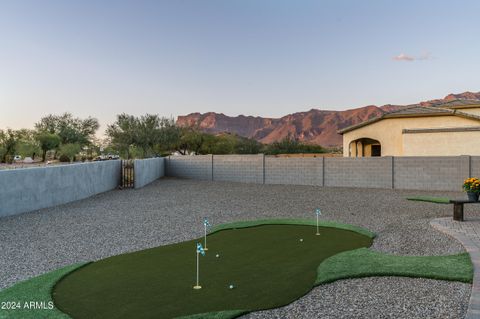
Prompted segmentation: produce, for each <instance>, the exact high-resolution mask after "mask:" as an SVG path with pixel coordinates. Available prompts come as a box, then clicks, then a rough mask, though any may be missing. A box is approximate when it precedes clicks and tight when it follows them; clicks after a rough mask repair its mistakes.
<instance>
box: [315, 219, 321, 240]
mask: <svg viewBox="0 0 480 319" xmlns="http://www.w3.org/2000/svg"><path fill="white" fill-rule="evenodd" d="M315 235H317V236H318V235H320V232H319V230H318V214H317V233H316V234H315Z"/></svg>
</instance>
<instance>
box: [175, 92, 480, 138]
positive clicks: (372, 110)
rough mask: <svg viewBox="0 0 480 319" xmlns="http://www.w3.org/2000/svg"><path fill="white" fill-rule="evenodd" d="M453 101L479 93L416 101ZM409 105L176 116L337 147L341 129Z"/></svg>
mask: <svg viewBox="0 0 480 319" xmlns="http://www.w3.org/2000/svg"><path fill="white" fill-rule="evenodd" d="M455 100H479V101H480V92H478V93H472V92H464V93H460V94H449V95H447V96H446V97H445V98H443V99H436V100H431V101H425V102H420V103H419V104H420V105H422V106H441V105H442V104H445V103H451V102H452V101H455ZM409 106H411V105H391V104H387V105H383V106H380V107H378V106H375V105H368V106H364V107H361V108H356V109H351V110H345V111H328V110H318V109H311V110H310V111H307V112H298V113H293V114H289V115H286V116H283V117H281V118H264V117H254V116H244V115H239V116H235V117H232V116H227V115H225V114H223V113H213V112H209V113H204V114H200V113H191V114H188V115H185V116H179V117H178V119H177V124H178V125H180V126H195V127H198V128H200V129H201V130H202V131H204V132H207V133H214V134H215V133H221V132H229V133H234V134H238V135H240V136H245V137H249V138H254V139H256V140H257V141H259V142H262V143H266V144H268V143H272V142H275V141H279V140H281V139H283V138H285V137H286V136H288V135H289V134H290V135H291V136H294V137H295V138H298V139H299V140H301V141H304V142H307V143H313V144H319V145H322V146H340V145H341V144H342V136H341V135H339V134H338V133H337V131H338V130H339V129H341V128H344V127H347V126H350V125H354V124H357V123H360V122H363V121H366V120H368V119H371V118H373V117H377V116H380V115H382V114H383V113H385V112H393V111H396V110H398V109H401V108H405V107H409Z"/></svg>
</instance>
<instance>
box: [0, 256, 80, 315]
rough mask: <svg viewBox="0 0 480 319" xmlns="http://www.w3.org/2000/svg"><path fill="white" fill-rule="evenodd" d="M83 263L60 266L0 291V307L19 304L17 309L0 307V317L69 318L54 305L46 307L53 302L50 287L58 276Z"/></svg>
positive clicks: (60, 276)
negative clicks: (34, 303)
mask: <svg viewBox="0 0 480 319" xmlns="http://www.w3.org/2000/svg"><path fill="white" fill-rule="evenodd" d="M84 265H85V263H80V264H74V265H70V266H67V267H64V268H60V269H57V270H55V271H52V272H49V273H46V274H44V275H41V276H38V277H34V278H32V279H29V280H26V281H22V282H19V283H17V284H16V285H14V286H12V287H10V288H7V289H4V290H2V291H0V307H1V306H2V303H12V302H14V303H15V304H16V306H19V307H18V308H17V309H0V318H1V319H4V318H12V319H13V318H15V319H16V318H18V319H42V318H48V319H50V318H51V319H64V318H70V317H69V316H68V315H66V314H64V313H63V312H61V311H59V310H58V309H56V308H55V307H53V309H48V308H50V307H51V305H52V304H50V303H52V302H53V300H52V294H51V292H52V288H53V286H54V285H55V283H56V282H57V281H58V280H59V279H60V278H62V277H63V276H65V275H67V274H68V273H70V272H72V271H74V270H76V269H78V268H79V267H82V266H84ZM30 302H37V303H38V304H37V305H33V304H32V305H30ZM3 306H6V304H3ZM8 308H11V307H8ZM35 308H39V309H35ZM42 308H47V309H42Z"/></svg>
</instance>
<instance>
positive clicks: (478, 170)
mask: <svg viewBox="0 0 480 319" xmlns="http://www.w3.org/2000/svg"><path fill="white" fill-rule="evenodd" d="M470 164H471V169H470V176H471V177H478V178H480V156H472V157H470Z"/></svg>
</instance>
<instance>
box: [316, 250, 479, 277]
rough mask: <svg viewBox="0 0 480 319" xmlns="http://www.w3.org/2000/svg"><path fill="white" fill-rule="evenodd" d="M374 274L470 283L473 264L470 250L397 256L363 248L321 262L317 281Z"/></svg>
mask: <svg viewBox="0 0 480 319" xmlns="http://www.w3.org/2000/svg"><path fill="white" fill-rule="evenodd" d="M372 276H404V277H422V278H430V279H440V280H450V281H460V282H467V283H471V282H472V279H473V266H472V262H471V260H470V256H469V254H468V253H462V254H456V255H448V256H396V255H389V254H385V253H381V252H376V251H372V250H370V249H367V248H361V249H356V250H352V251H347V252H343V253H340V254H337V255H335V256H332V257H330V258H328V259H326V260H325V261H323V262H322V263H321V264H320V266H318V269H317V279H316V281H315V284H316V285H320V284H325V283H329V282H333V281H336V280H339V279H347V278H360V277H372Z"/></svg>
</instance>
